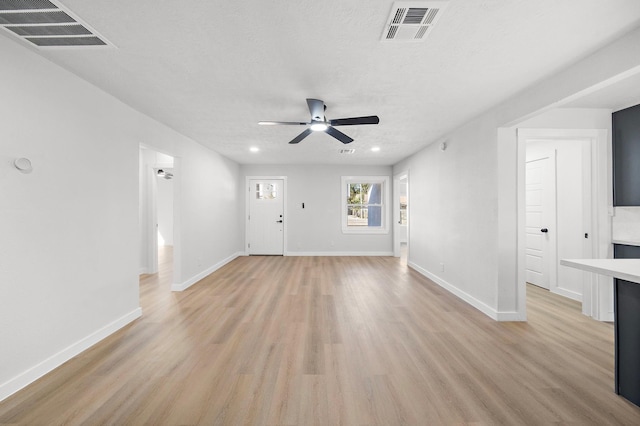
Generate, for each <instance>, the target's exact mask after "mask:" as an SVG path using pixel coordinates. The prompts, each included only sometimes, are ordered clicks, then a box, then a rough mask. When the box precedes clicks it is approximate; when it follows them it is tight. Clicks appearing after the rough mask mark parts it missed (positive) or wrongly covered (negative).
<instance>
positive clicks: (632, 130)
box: [613, 105, 640, 206]
mask: <svg viewBox="0 0 640 426" xmlns="http://www.w3.org/2000/svg"><path fill="white" fill-rule="evenodd" d="M613 205H614V206H640V105H636V106H634V107H631V108H627V109H623V110H621V111H617V112H614V113H613Z"/></svg>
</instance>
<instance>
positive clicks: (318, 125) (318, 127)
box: [310, 121, 329, 132]
mask: <svg viewBox="0 0 640 426" xmlns="http://www.w3.org/2000/svg"><path fill="white" fill-rule="evenodd" d="M328 127H329V126H328V125H327V123H323V122H322V121H316V122H314V123H313V124H311V126H310V129H311V130H313V131H314V132H324V131H325V130H327V128H328Z"/></svg>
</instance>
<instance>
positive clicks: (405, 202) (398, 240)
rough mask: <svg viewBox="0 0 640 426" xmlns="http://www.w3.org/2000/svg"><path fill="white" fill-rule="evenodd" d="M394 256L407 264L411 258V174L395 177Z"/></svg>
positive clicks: (404, 173) (405, 173)
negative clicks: (409, 257)
mask: <svg viewBox="0 0 640 426" xmlns="http://www.w3.org/2000/svg"><path fill="white" fill-rule="evenodd" d="M393 255H394V257H399V258H400V261H401V263H403V264H406V263H407V259H408V256H409V173H408V172H403V173H399V174H397V175H395V176H394V177H393Z"/></svg>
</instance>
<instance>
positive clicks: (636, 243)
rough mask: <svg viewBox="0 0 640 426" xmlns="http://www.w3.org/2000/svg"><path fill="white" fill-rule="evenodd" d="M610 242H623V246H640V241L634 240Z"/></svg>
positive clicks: (614, 241) (614, 242) (612, 242)
mask: <svg viewBox="0 0 640 426" xmlns="http://www.w3.org/2000/svg"><path fill="white" fill-rule="evenodd" d="M611 244H624V245H625V246H640V241H636V240H613V241H611Z"/></svg>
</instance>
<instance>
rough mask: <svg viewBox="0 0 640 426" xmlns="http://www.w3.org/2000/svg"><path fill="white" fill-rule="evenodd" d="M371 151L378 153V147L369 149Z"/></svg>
mask: <svg viewBox="0 0 640 426" xmlns="http://www.w3.org/2000/svg"><path fill="white" fill-rule="evenodd" d="M371 151H373V152H378V151H380V147H379V146H374V147H373V148H371Z"/></svg>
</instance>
